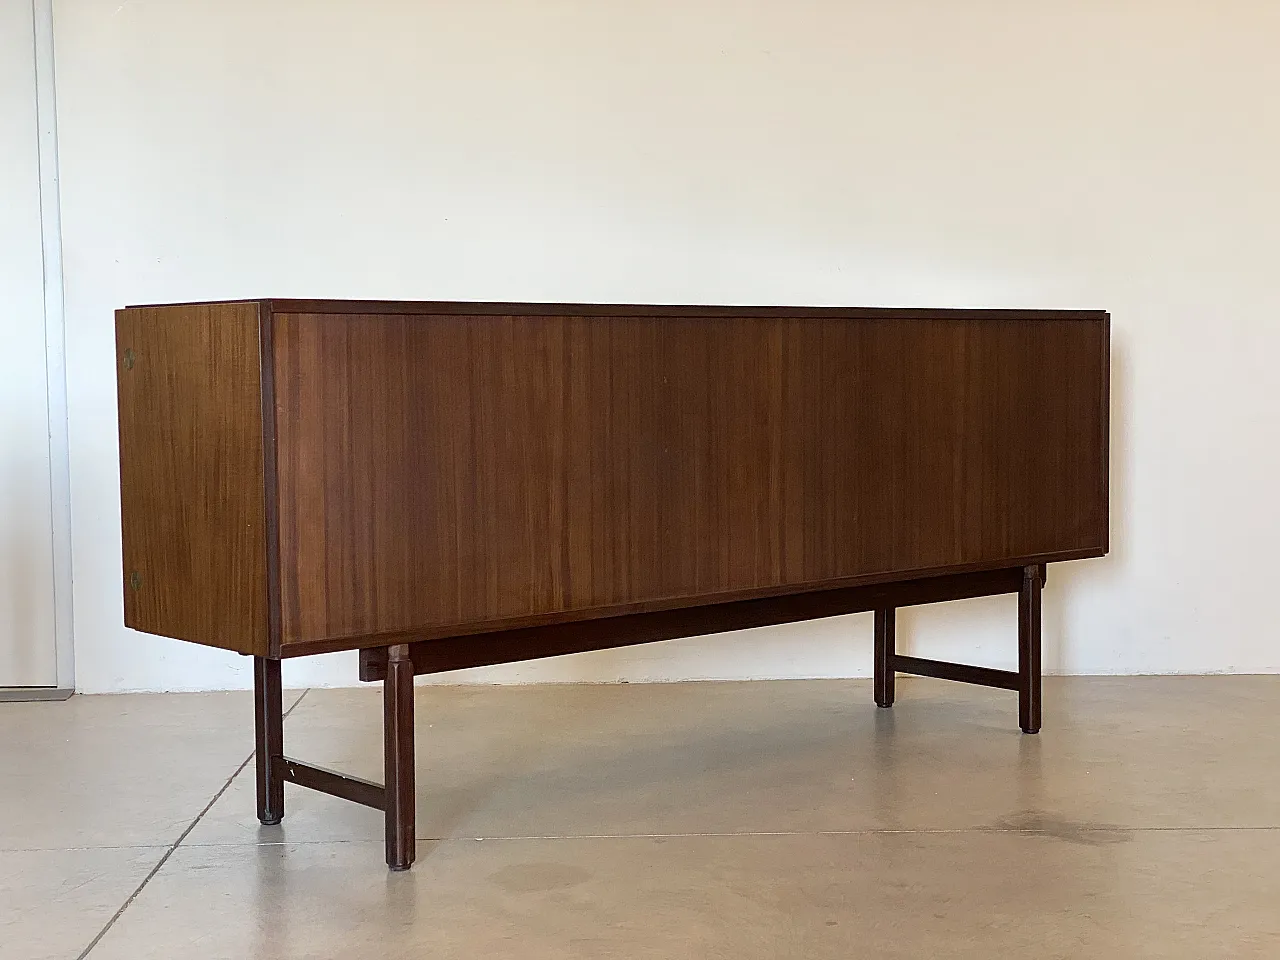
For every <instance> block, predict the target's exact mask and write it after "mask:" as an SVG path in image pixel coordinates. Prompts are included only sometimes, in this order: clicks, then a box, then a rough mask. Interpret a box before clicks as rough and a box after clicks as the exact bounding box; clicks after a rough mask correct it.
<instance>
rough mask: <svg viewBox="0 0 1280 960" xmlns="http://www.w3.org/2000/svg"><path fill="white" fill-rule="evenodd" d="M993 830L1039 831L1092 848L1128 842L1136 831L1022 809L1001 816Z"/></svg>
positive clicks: (1041, 811) (1047, 835)
mask: <svg viewBox="0 0 1280 960" xmlns="http://www.w3.org/2000/svg"><path fill="white" fill-rule="evenodd" d="M989 829H992V830H1003V831H1017V832H1019V833H1038V834H1042V835H1044V836H1046V837H1052V838H1053V839H1055V840H1063V841H1066V842H1067V843H1079V844H1084V845H1085V846H1089V847H1102V846H1107V845H1109V844H1113V843H1128V842H1129V841H1130V840H1132V839H1133V831H1132V830H1126V829H1124V828H1123V827H1120V826H1117V825H1115V824H1113V823H1100V822H1098V821H1092V820H1068V819H1067V818H1066V817H1059V816H1056V815H1054V814H1052V813H1048V812H1046V811H1043V810H1023V811H1021V812H1020V813H1015V814H1011V815H1009V816H1007V817H1001V818H1000V819H999V820H996V821H995V822H994V823H992V824H991V826H990V828H989Z"/></svg>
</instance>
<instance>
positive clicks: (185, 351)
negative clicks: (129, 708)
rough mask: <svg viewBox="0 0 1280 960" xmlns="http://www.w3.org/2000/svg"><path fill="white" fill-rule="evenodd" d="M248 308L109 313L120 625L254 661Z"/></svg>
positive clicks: (254, 377)
mask: <svg viewBox="0 0 1280 960" xmlns="http://www.w3.org/2000/svg"><path fill="white" fill-rule="evenodd" d="M258 325H259V307H258V305H257V304H256V303H230V304H209V305H193V306H175V307H146V308H134V309H127V310H120V311H117V312H116V364H117V366H116V377H117V389H118V399H119V413H120V511H121V533H122V536H123V546H124V551H123V553H124V609H125V624H126V626H129V627H132V628H133V629H135V630H141V631H143V632H144V633H155V634H160V635H162V636H166V637H177V638H178V639H181V640H190V641H192V642H194V643H201V644H204V645H206V646H212V647H221V648H223V649H225V650H235V651H237V652H239V653H251V654H257V655H260V656H261V655H266V654H267V652H268V640H267V636H268V635H267V584H266V522H265V500H264V489H263V430H262V407H261V364H260V358H259V328H258Z"/></svg>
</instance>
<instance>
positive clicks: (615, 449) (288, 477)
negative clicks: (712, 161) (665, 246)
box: [274, 313, 1106, 655]
mask: <svg viewBox="0 0 1280 960" xmlns="http://www.w3.org/2000/svg"><path fill="white" fill-rule="evenodd" d="M274 324H275V326H274V330H275V334H274V335H275V350H274V363H275V371H274V372H275V384H276V398H275V401H276V425H277V430H278V434H277V449H278V451H279V453H278V463H279V478H278V483H279V490H280V515H279V524H280V528H279V529H280V590H281V619H282V652H283V651H284V649H286V648H288V647H290V646H291V645H293V647H294V650H299V649H303V648H302V647H299V646H297V645H298V644H304V645H305V644H325V643H333V644H339V641H342V640H343V638H349V639H350V640H351V643H350V644H348V645H351V646H355V645H358V639H359V638H361V637H369V636H373V635H385V634H395V633H407V634H411V635H416V636H447V635H456V634H462V633H469V632H476V631H478V630H482V629H488V628H492V627H493V626H495V625H505V626H510V625H525V624H528V623H534V622H543V621H545V620H547V619H573V618H581V617H586V616H595V615H600V614H602V613H608V612H623V611H626V610H636V609H661V608H664V607H671V606H678V605H687V604H688V603H691V602H707V601H712V600H722V599H737V598H743V597H746V596H763V595H770V594H777V593H783V592H794V591H799V590H803V589H810V588H812V587H814V586H825V585H831V586H835V585H845V584H849V583H851V582H872V581H874V580H877V579H879V580H884V579H894V578H896V577H909V576H922V575H926V574H934V573H949V572H960V571H965V570H974V569H996V568H1000V567H1006V566H1018V565H1021V564H1023V563H1030V562H1044V561H1047V560H1058V559H1072V558H1078V557H1084V556H1098V555H1101V554H1102V553H1103V552H1105V549H1106V501H1105V497H1101V498H1100V496H1099V493H1100V491H1105V483H1106V478H1105V473H1106V458H1105V451H1106V434H1105V429H1106V426H1105V425H1106V413H1105V409H1104V408H1103V407H1102V406H1100V403H1099V401H1100V398H1102V397H1103V396H1104V392H1105V391H1104V384H1105V377H1106V369H1105V366H1106V364H1105V325H1104V324H1103V323H1101V322H1099V321H1096V320H1089V321H1085V320H1053V319H1026V320H1019V319H1013V318H1008V317H996V318H992V319H981V318H969V317H960V318H957V317H951V316H939V317H937V318H927V317H919V318H912V319H906V320H899V319H889V318H885V319H869V320H857V319H846V318H839V317H837V318H813V317H807V316H806V317H800V316H797V317H787V316H773V317H742V318H737V317H735V318H717V317H701V316H699V317H690V316H678V315H675V316H665V317H663V316H636V317H626V316H617V317H613V316H611V317H583V316H564V317H556V316H547V315H524V316H477V315H457V316H449V315H434V316H412V315H405V314H394V315H389V314H384V315H362V314H347V315H340V314H288V313H279V314H275V315H274ZM339 645H340V644H339ZM286 655H287V654H286Z"/></svg>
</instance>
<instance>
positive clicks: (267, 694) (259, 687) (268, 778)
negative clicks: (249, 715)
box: [253, 657, 284, 824]
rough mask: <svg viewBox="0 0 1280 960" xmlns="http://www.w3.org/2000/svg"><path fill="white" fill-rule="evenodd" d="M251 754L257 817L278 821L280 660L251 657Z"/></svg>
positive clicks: (280, 792) (280, 783)
mask: <svg viewBox="0 0 1280 960" xmlns="http://www.w3.org/2000/svg"><path fill="white" fill-rule="evenodd" d="M253 714H254V722H255V734H256V736H255V748H254V756H255V759H256V760H257V768H258V819H259V820H261V821H262V822H263V823H265V824H275V823H279V822H280V821H281V819H282V818H283V817H284V778H283V777H282V776H281V775H280V769H279V763H280V758H281V757H282V756H283V755H284V710H283V704H282V701H281V694H280V661H279V660H268V659H267V658H266V657H254V658H253Z"/></svg>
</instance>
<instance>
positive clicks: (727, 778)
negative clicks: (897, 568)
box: [0, 677, 1280, 960]
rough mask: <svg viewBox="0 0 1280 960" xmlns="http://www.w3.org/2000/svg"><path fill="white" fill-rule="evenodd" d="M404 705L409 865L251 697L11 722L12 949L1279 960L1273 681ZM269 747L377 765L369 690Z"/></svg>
mask: <svg viewBox="0 0 1280 960" xmlns="http://www.w3.org/2000/svg"><path fill="white" fill-rule="evenodd" d="M1045 686H1046V690H1045V702H1046V710H1045V728H1044V732H1043V733H1042V734H1041V735H1040V736H1039V737H1024V736H1022V735H1020V734H1019V733H1018V731H1017V725H1016V721H1017V710H1016V701H1015V698H1014V697H1013V695H1011V694H1008V693H1004V692H1001V691H989V690H983V689H978V688H971V687H965V686H960V685H953V684H944V683H941V682H936V681H927V680H905V679H903V680H900V681H899V695H898V705H897V706H896V707H895V708H894V709H893V710H877V709H876V708H875V707H874V706H872V704H871V688H870V684H869V682H866V681H807V682H767V683H698V684H672V685H659V686H647V685H646V686H641V685H633V686H601V687H588V686H575V687H515V688H512V687H507V688H466V687H454V688H449V687H427V688H420V689H419V690H418V698H417V726H418V799H419V808H418V829H419V837H421V838H422V839H421V840H420V841H419V845H418V863H417V865H416V866H415V867H414V869H413V870H412V871H411V872H409V873H406V874H391V873H388V872H387V870H386V868H385V866H384V865H383V860H382V844H381V831H382V822H381V816H380V814H378V813H377V812H375V811H371V810H367V809H364V808H361V807H357V806H354V805H351V804H346V803H343V802H341V801H338V800H333V799H330V798H328V797H325V796H321V795H319V794H314V793H311V792H309V791H305V790H302V789H299V788H295V787H289V788H288V795H287V804H288V806H287V813H286V818H285V821H284V823H283V824H282V825H280V826H277V827H260V826H258V824H257V821H256V820H255V819H254V800H253V781H252V773H253V771H252V767H251V766H249V767H246V766H245V764H246V761H247V758H248V756H249V751H250V749H251V748H252V744H253V731H252V705H251V700H250V697H249V695H248V694H242V693H241V694H186V695H169V696H118V697H75V698H73V699H72V700H70V701H68V702H66V703H32V704H0V958H3V960H37V958H46V957H49V958H53V957H56V958H75V957H79V956H84V955H86V954H85V951H86V948H88V953H87V955H88V956H90V957H92V958H93V960H110V958H128V960H144V958H153V957H154V958H164V960H174V958H178V960H197V958H205V957H217V958H237V960H239V958H283V957H289V958H322V957H344V958H345V957H350V958H357V957H359V958H364V957H369V956H377V957H380V958H383V957H385V958H408V957H414V958H418V957H426V956H430V957H459V958H462V957H467V958H473V957H486V958H489V957H512V958H521V960H541V958H568V957H574V958H579V957H588V958H595V957H601V958H613V957H617V958H623V957H625V958H644V957H653V958H658V957H661V958H671V957H691V958H692V957H697V958H703V957H711V958H719V957H726V958H728V957H732V958H734V960H749V958H755V957H769V958H789V957H797V958H800V957H803V958H806V960H808V958H827V957H830V958H840V960H846V958H849V957H854V956H866V957H876V958H894V957H903V958H907V957H910V958H919V957H950V958H979V957H980V958H990V957H997V956H1004V957H1031V956H1035V957H1064V958H1065V957H1072V958H1074V957H1090V958H1100V957H1101V958H1109V957H1116V958H1146V957H1153V958H1154V957H1161V958H1165V957H1169V958H1182V957H1185V958H1196V960H1203V958H1207V957H1214V958H1220V957H1259V958H1264V957H1265V958H1268V960H1274V958H1277V957H1280V736H1278V735H1277V733H1276V731H1277V730H1280V677H1198V678H1142V679H1133V678H1126V679H1079V680H1049V681H1046V685H1045ZM285 696H286V707H288V706H290V705H292V707H293V709H292V712H291V713H290V714H289V716H288V719H287V720H286V722H285V743H286V751H287V752H288V753H289V754H291V755H293V756H296V757H298V758H300V759H305V760H310V761H313V762H316V763H320V764H323V765H325V766H330V767H336V768H338V769H342V770H346V771H349V772H352V773H356V774H360V775H363V776H366V777H369V778H371V779H380V778H381V735H380V728H379V723H380V716H381V714H380V698H379V694H378V691H377V690H376V688H372V689H370V688H366V689H363V690H313V691H309V692H306V693H305V694H303V693H300V692H298V691H288V692H286V695H285Z"/></svg>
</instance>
